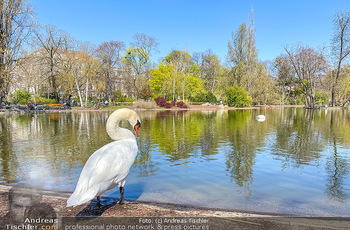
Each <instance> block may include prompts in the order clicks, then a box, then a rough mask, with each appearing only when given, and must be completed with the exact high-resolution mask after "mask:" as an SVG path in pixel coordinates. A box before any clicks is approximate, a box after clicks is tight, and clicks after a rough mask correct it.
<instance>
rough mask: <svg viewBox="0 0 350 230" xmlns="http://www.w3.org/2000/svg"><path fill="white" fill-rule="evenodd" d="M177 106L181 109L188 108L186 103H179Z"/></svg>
mask: <svg viewBox="0 0 350 230" xmlns="http://www.w3.org/2000/svg"><path fill="white" fill-rule="evenodd" d="M176 106H177V107H179V108H184V109H185V108H188V106H187V105H186V103H185V102H183V101H178V102H177V103H176Z"/></svg>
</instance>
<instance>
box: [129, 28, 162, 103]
mask: <svg viewBox="0 0 350 230" xmlns="http://www.w3.org/2000/svg"><path fill="white" fill-rule="evenodd" d="M157 47H158V42H157V41H156V39H155V38H154V37H152V36H148V35H146V34H135V36H134V42H133V43H131V46H130V47H129V48H127V49H126V51H125V56H124V57H123V62H124V65H125V69H126V70H127V71H128V75H129V79H131V80H130V81H129V82H130V83H131V84H132V88H133V89H134V92H133V93H134V96H136V97H137V98H142V99H148V98H149V97H151V89H150V86H149V84H148V81H149V80H150V70H151V65H152V63H151V58H150V57H151V54H152V52H154V51H157V50H158V49H157Z"/></svg>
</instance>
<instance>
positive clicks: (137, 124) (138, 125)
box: [134, 120, 141, 136]
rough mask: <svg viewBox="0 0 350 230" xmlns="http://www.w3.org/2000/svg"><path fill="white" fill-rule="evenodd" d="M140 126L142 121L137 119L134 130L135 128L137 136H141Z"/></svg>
mask: <svg viewBox="0 0 350 230" xmlns="http://www.w3.org/2000/svg"><path fill="white" fill-rule="evenodd" d="M140 127H141V122H140V120H137V121H136V124H135V125H134V130H135V132H136V135H137V136H139V128H140Z"/></svg>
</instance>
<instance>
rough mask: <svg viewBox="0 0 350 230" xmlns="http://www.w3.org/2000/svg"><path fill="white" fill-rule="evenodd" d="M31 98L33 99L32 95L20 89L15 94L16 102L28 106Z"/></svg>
mask: <svg viewBox="0 0 350 230" xmlns="http://www.w3.org/2000/svg"><path fill="white" fill-rule="evenodd" d="M30 97H31V95H30V93H29V92H28V91H25V90H20V89H19V90H16V91H15V92H14V93H13V98H14V100H15V101H17V102H18V103H20V104H27V103H28V101H29V100H30Z"/></svg>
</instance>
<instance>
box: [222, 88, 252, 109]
mask: <svg viewBox="0 0 350 230" xmlns="http://www.w3.org/2000/svg"><path fill="white" fill-rule="evenodd" d="M226 97H227V104H228V106H230V107H247V106H250V103H251V101H252V98H251V97H250V96H248V94H247V92H246V91H245V90H244V88H243V87H241V88H240V87H238V86H237V85H235V86H232V87H229V88H228V89H227V91H226Z"/></svg>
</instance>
